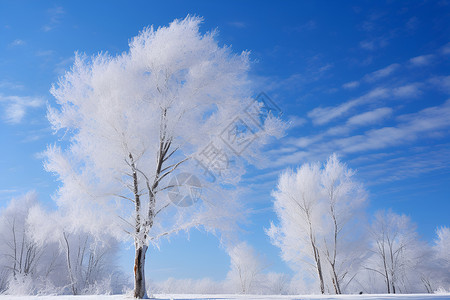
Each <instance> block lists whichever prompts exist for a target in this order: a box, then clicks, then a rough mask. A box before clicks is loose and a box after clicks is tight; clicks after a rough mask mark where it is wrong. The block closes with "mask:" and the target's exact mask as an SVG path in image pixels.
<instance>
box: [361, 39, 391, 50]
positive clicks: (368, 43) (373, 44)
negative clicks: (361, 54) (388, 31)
mask: <svg viewBox="0 0 450 300" xmlns="http://www.w3.org/2000/svg"><path fill="white" fill-rule="evenodd" d="M389 39H390V37H388V36H380V37H376V38H372V39H368V40H364V41H361V42H360V43H359V46H360V47H361V48H362V49H364V50H369V51H374V50H377V49H380V48H384V47H386V46H387V45H388V44H389V42H388V41H389Z"/></svg>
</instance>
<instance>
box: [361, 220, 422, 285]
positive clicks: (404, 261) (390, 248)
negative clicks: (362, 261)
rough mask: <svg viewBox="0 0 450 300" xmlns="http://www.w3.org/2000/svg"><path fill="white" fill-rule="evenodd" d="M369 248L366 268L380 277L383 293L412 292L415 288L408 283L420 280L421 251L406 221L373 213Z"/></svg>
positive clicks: (416, 238)
mask: <svg viewBox="0 0 450 300" xmlns="http://www.w3.org/2000/svg"><path fill="white" fill-rule="evenodd" d="M371 246H372V247H371V251H372V252H373V255H372V256H371V257H370V258H369V259H368V261H367V262H366V269H367V270H369V271H372V272H374V273H375V274H376V275H377V276H379V277H381V278H383V281H384V284H385V291H386V292H387V293H394V294H395V293H408V292H413V290H412V289H415V288H417V285H413V284H411V282H414V281H419V279H420V278H419V277H420V274H419V267H420V263H421V262H422V261H423V259H424V251H422V250H421V249H424V248H423V244H422V243H421V242H420V240H419V239H418V235H417V232H416V227H415V225H414V224H413V223H412V222H411V220H410V218H409V217H407V216H405V215H398V214H396V213H394V212H392V211H379V212H377V213H376V214H375V219H374V221H373V222H372V226H371ZM419 283H420V282H419Z"/></svg>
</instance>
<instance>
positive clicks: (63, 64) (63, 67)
mask: <svg viewBox="0 0 450 300" xmlns="http://www.w3.org/2000/svg"><path fill="white" fill-rule="evenodd" d="M73 61H74V58H73V57H68V58H64V59H61V60H60V61H59V62H58V63H57V64H56V65H55V69H54V72H55V73H56V74H58V75H63V74H64V73H65V72H66V71H67V67H68V66H70V65H71V64H73Z"/></svg>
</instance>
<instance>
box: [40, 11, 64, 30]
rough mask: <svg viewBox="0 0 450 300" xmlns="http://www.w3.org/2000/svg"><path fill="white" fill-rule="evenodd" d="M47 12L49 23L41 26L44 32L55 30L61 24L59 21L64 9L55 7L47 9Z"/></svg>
mask: <svg viewBox="0 0 450 300" xmlns="http://www.w3.org/2000/svg"><path fill="white" fill-rule="evenodd" d="M47 12H48V14H49V15H50V21H49V22H48V23H47V24H45V25H44V26H42V30H43V31H45V32H48V31H51V30H53V29H55V28H56V27H57V26H58V25H59V24H60V23H61V19H62V18H63V16H64V14H65V11H64V8H63V7H62V6H56V7H54V8H51V9H49V10H48V11H47Z"/></svg>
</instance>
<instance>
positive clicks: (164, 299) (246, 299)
mask: <svg viewBox="0 0 450 300" xmlns="http://www.w3.org/2000/svg"><path fill="white" fill-rule="evenodd" d="M9 299H11V300H14V299H20V300H26V299H30V300H32V299H33V300H97V299H98V300H122V299H133V297H132V296H129V295H113V296H110V295H90V296H7V295H0V300H9ZM151 299H161V300H172V299H180V300H181V299H183V300H191V299H192V300H228V299H230V300H241V299H242V300H278V299H280V300H291V299H292V300H308V299H326V300H334V299H336V300H347V299H348V300H353V299H373V300H384V299H386V300H401V299H405V300H420V299H428V300H437V299H440V300H441V299H450V293H449V294H408V295H398V294H397V295H387V294H371V295H368V294H367V295H325V296H322V295H291V296H280V295H273V296H270V295H217V294H216V295H192V294H189V295H187V294H186V295H183V294H156V295H154V298H151Z"/></svg>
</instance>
